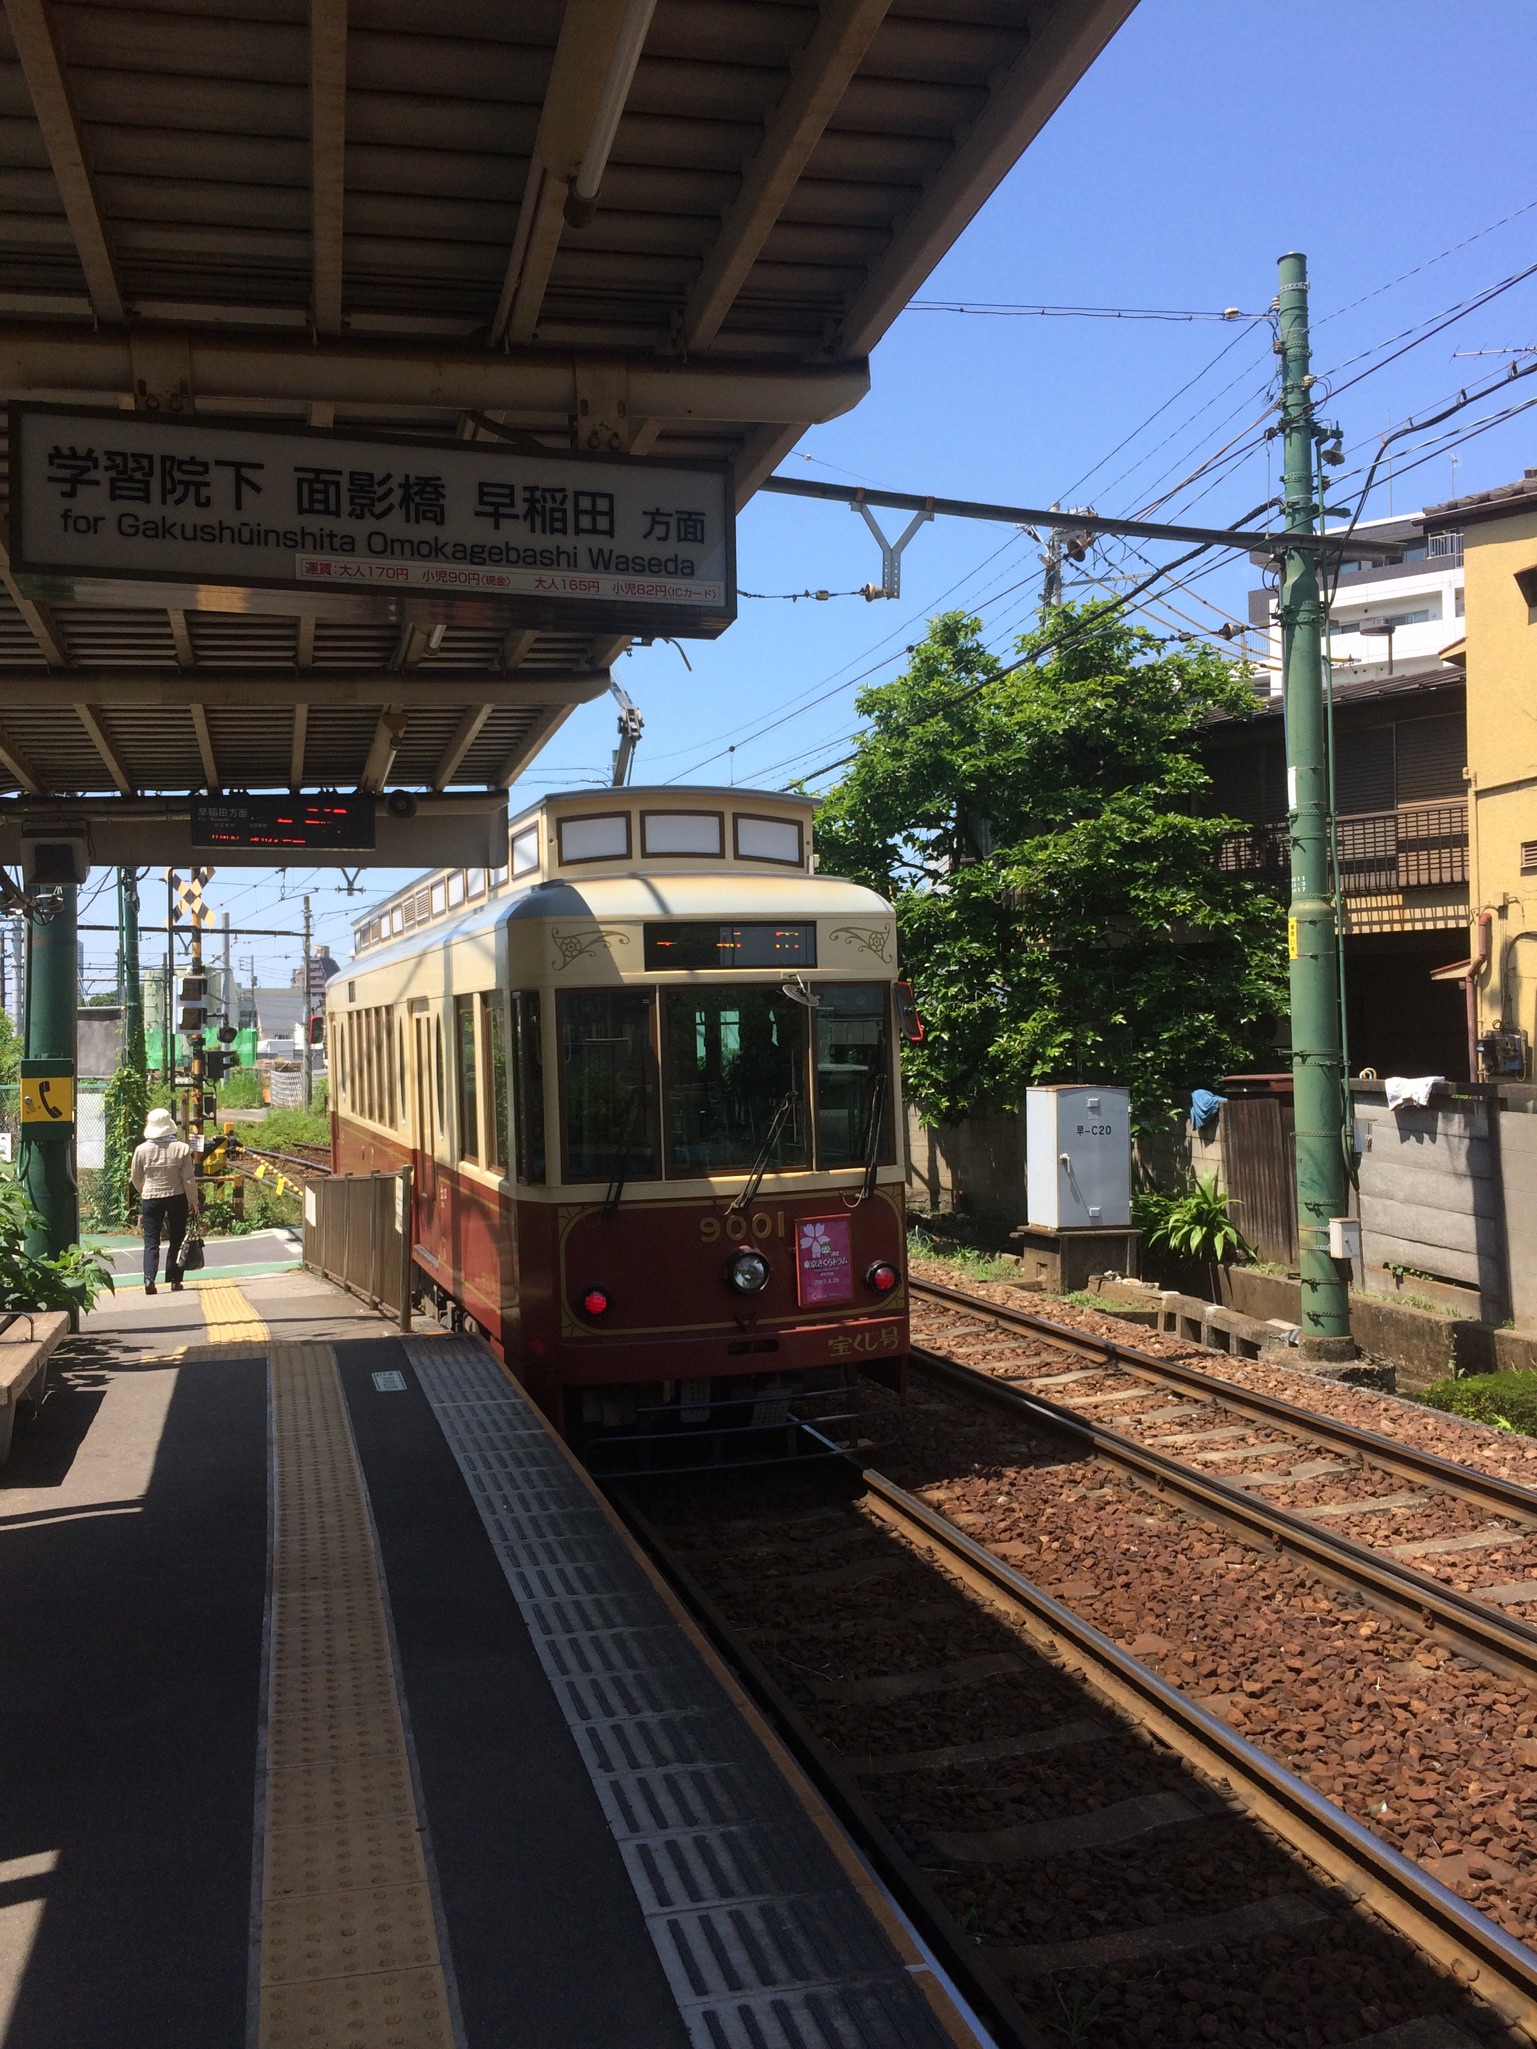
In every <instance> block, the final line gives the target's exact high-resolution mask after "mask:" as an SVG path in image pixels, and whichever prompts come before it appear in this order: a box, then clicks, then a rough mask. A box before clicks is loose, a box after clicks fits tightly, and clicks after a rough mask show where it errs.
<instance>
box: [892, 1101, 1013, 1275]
mask: <svg viewBox="0 0 1537 2049" xmlns="http://www.w3.org/2000/svg"><path fill="white" fill-rule="evenodd" d="M907 1196H908V1202H909V1204H910V1205H911V1206H912V1207H913V1208H915V1209H922V1210H931V1211H932V1210H959V1211H961V1212H963V1213H964V1215H965V1216H966V1217H967V1218H968V1220H969V1222H970V1223H971V1225H972V1228H973V1230H974V1232H975V1233H976V1235H977V1237H978V1239H979V1240H980V1241H981V1242H983V1243H992V1244H994V1245H995V1246H996V1248H997V1249H999V1250H1003V1249H1006V1248H1007V1247H1008V1235H1009V1233H1010V1231H1012V1230H1013V1229H1014V1228H1015V1227H1016V1225H1018V1224H1020V1223H1022V1222H1023V1221H1024V1216H1025V1113H1024V1112H1023V1110H991V1109H986V1108H982V1109H977V1110H973V1111H972V1113H971V1115H970V1116H969V1117H964V1118H962V1119H961V1120H960V1121H959V1122H958V1123H955V1124H930V1123H927V1122H926V1121H925V1120H924V1117H923V1115H922V1113H921V1111H920V1110H919V1109H918V1107H917V1105H916V1104H914V1103H909V1104H908V1105H907Z"/></svg>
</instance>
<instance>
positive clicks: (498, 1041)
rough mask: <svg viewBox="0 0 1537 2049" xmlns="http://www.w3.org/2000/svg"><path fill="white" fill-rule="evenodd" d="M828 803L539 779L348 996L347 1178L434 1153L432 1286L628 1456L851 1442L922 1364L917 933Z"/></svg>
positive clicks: (421, 1255) (736, 1454)
mask: <svg viewBox="0 0 1537 2049" xmlns="http://www.w3.org/2000/svg"><path fill="white" fill-rule="evenodd" d="M812 808H813V807H812V805H811V803H810V801H809V800H805V799H801V798H798V797H791V796H784V795H781V794H777V793H776V794H772V795H770V794H765V793H762V792H757V791H750V790H739V789H731V790H688V791H680V790H677V789H654V790H646V789H623V790H601V791H592V790H587V791H581V792H578V793H575V794H570V795H563V796H557V797H549V798H546V799H545V800H544V802H543V803H541V804H540V805H539V806H538V807H537V808H536V809H534V810H532V811H529V812H527V813H526V814H525V815H523V816H522V817H520V818H519V819H517V821H516V822H515V823H514V825H513V826H512V830H511V834H510V862H509V867H508V868H507V869H506V870H502V871H491V872H490V873H489V874H487V873H483V872H480V871H476V870H470V871H468V872H464V871H458V872H454V871H449V872H448V873H446V874H443V873H440V874H438V875H435V876H432V877H429V878H426V879H424V880H423V881H422V882H420V883H419V884H417V885H415V886H413V888H412V889H410V890H407V891H404V892H402V893H401V894H400V895H398V896H397V897H395V898H392V899H391V900H389V901H388V902H387V903H385V904H384V905H382V906H381V907H380V908H379V909H378V911H377V912H375V913H374V914H372V915H371V917H370V919H369V920H368V921H367V922H366V923H365V924H364V925H362V926H361V927H360V928H359V929H358V933H357V935H356V937H357V951H356V955H355V959H354V962H353V964H352V966H351V967H350V968H349V969H348V970H347V971H346V972H345V973H343V974H340V975H338V976H336V977H335V978H334V979H333V981H332V982H331V984H330V987H329V989H328V991H327V1004H328V1020H327V1023H328V1030H327V1045H328V1047H329V1049H330V1065H331V1070H332V1075H333V1083H332V1087H333V1113H334V1114H333V1151H334V1160H335V1165H336V1168H337V1170H338V1171H339V1172H341V1173H368V1172H372V1171H388V1170H393V1169H395V1168H397V1167H400V1166H402V1165H409V1166H410V1167H411V1168H412V1169H413V1176H412V1188H413V1195H412V1201H413V1211H414V1214H413V1219H412V1225H413V1253H414V1261H415V1268H416V1281H417V1286H418V1289H419V1291H420V1293H421V1295H422V1296H423V1298H424V1299H430V1300H432V1301H433V1302H435V1303H436V1304H437V1305H438V1306H439V1307H440V1308H444V1307H446V1308H448V1309H449V1310H450V1313H451V1314H453V1315H455V1316H456V1317H463V1318H465V1319H468V1320H470V1321H472V1322H473V1324H474V1325H475V1326H476V1327H478V1329H479V1330H480V1331H482V1332H483V1333H484V1334H485V1336H486V1337H487V1338H488V1339H489V1340H490V1342H491V1343H492V1344H493V1345H494V1346H496V1347H497V1348H498V1349H499V1350H500V1351H501V1353H502V1355H503V1356H504V1357H505V1359H506V1360H507V1362H508V1364H509V1365H510V1366H511V1367H512V1368H513V1369H514V1370H515V1371H516V1372H517V1374H518V1375H519V1377H520V1378H521V1379H522V1380H523V1381H524V1382H525V1384H526V1385H527V1386H528V1388H529V1390H530V1392H531V1393H532V1394H533V1396H534V1397H535V1398H536V1399H537V1400H538V1402H539V1403H540V1404H541V1406H542V1407H543V1408H544V1409H545V1411H546V1412H547V1413H548V1414H549V1415H550V1416H551V1417H552V1418H553V1419H554V1420H555V1421H556V1422H557V1423H558V1425H559V1426H560V1427H561V1428H562V1429H563V1431H564V1432H565V1433H566V1435H567V1437H568V1438H569V1439H570V1440H571V1441H572V1442H573V1443H574V1444H577V1445H578V1446H580V1447H581V1449H582V1450H583V1453H584V1455H585V1456H586V1457H587V1458H588V1459H589V1461H590V1462H592V1463H593V1464H594V1465H595V1467H597V1468H599V1469H601V1470H610V1471H612V1470H617V1469H620V1468H623V1469H625V1470H636V1469H646V1468H649V1467H661V1468H667V1467H671V1466H675V1465H679V1464H690V1465H691V1464H696V1463H714V1462H716V1461H719V1460H730V1459H734V1458H767V1457H774V1456H781V1455H783V1454H784V1452H785V1451H786V1450H793V1449H795V1448H796V1447H797V1446H798V1445H806V1444H812V1443H814V1442H815V1440H811V1439H808V1438H806V1436H805V1434H804V1433H802V1432H801V1431H800V1430H799V1428H798V1425H797V1423H796V1420H795V1419H796V1418H797V1417H808V1418H818V1417H819V1418H821V1419H822V1422H821V1427H822V1428H823V1429H824V1430H826V1431H827V1432H828V1433H829V1434H830V1435H838V1434H840V1431H839V1429H838V1427H837V1425H838V1424H839V1423H840V1422H841V1424H842V1425H843V1426H844V1428H848V1427H850V1424H851V1418H852V1414H853V1412H854V1411H856V1410H857V1407H858V1402H857V1397H856V1396H855V1395H854V1393H853V1390H854V1389H855V1388H856V1387H857V1384H858V1379H859V1374H860V1371H861V1369H869V1368H871V1367H874V1368H876V1369H877V1371H879V1369H880V1368H881V1367H882V1366H887V1367H892V1366H895V1365H896V1364H897V1363H898V1362H899V1361H900V1360H901V1358H902V1357H903V1355H904V1354H905V1352H906V1350H907V1343H908V1334H907V1313H906V1307H907V1305H906V1287H905V1265H904V1245H905V1232H904V1209H903V1171H902V1165H901V1159H900V1152H899V1148H900V1139H901V1119H900V1117H899V1115H898V1114H897V1113H898V1104H899V1090H898V1070H897V1058H896V1054H897V1048H896V1034H897V1029H898V1021H899V1009H898V1000H897V999H898V993H899V992H898V991H897V990H896V989H894V986H893V985H894V983H895V981H896V973H897V965H896V958H897V957H896V925H895V919H894V918H893V915H892V911H891V907H890V905H889V904H887V903H885V902H884V901H883V900H882V899H881V898H880V897H878V896H876V895H874V894H872V892H871V891H869V890H867V889H864V888H862V887H860V886H858V885H857V884H854V883H851V882H846V881H840V880H838V879H836V878H834V877H831V876H823V875H818V874H817V873H816V872H815V862H814V859H813V856H812V853H811V845H810V841H811V821H812ZM900 993H901V994H903V995H905V990H903V991H902V992H900ZM904 1008H905V1006H904ZM881 1377H883V1378H884V1377H885V1375H884V1374H882V1376H881Z"/></svg>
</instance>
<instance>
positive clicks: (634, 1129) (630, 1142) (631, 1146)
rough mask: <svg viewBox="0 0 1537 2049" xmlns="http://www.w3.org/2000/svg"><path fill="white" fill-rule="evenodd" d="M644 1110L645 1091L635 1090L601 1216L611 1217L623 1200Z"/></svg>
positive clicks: (615, 1154) (621, 1134) (615, 1149)
mask: <svg viewBox="0 0 1537 2049" xmlns="http://www.w3.org/2000/svg"><path fill="white" fill-rule="evenodd" d="M645 1110H646V1097H645V1091H644V1090H643V1089H636V1090H635V1091H634V1093H633V1094H632V1095H631V1097H630V1110H629V1115H628V1116H627V1117H626V1118H625V1120H624V1130H623V1131H622V1132H621V1133H620V1134H619V1143H618V1145H617V1146H615V1148H614V1174H613V1179H612V1180H611V1181H610V1182H609V1184H608V1194H607V1195H606V1196H604V1198H603V1214H604V1216H606V1217H611V1216H612V1215H613V1214H614V1212H615V1210H617V1209H618V1207H619V1204H620V1202H621V1201H622V1200H623V1197H624V1184H625V1181H626V1179H627V1178H628V1176H629V1172H630V1161H631V1159H632V1157H633V1156H634V1152H635V1139H636V1135H637V1133H638V1132H639V1129H640V1126H641V1122H642V1120H643V1118H644V1116H645Z"/></svg>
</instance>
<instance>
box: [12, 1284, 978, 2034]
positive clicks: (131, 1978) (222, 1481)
mask: <svg viewBox="0 0 1537 2049" xmlns="http://www.w3.org/2000/svg"><path fill="white" fill-rule="evenodd" d="M55 1384H56V1392H55V1393H54V1395H53V1396H52V1398H51V1399H50V1401H49V1402H48V1404H47V1405H46V1407H45V1408H44V1410H43V1412H42V1414H41V1416H40V1417H39V1418H38V1420H37V1421H36V1422H35V1423H34V1424H33V1425H32V1426H31V1427H30V1429H28V1430H26V1431H24V1432H22V1433H20V1434H19V1435H18V1440H17V1448H16V1451H15V1454H14V1456H13V1458H12V1461H11V1464H10V1465H9V1466H8V1467H7V1468H6V1469H5V1470H4V1472H3V1473H0V1758H3V1759H4V1765H3V1767H0V1769H3V1770H4V1773H5V1782H6V1783H5V1794H4V1797H3V1799H0V2042H3V2043H4V2044H5V2049H179V2045H186V2049H223V2045H228V2049H287V2045H295V2049H297V2045H300V2044H303V2045H305V2049H332V2045H333V2044H334V2045H336V2049H341V2045H343V2044H349V2045H352V2044H356V2045H362V2049H449V2045H470V2049H499V2045H503V2044H505V2045H508V2049H512V2045H514V2044H516V2045H517V2049H684V2045H687V2044H698V2045H700V2049H704V2045H706V2044H708V2045H710V2049H737V2045H740V2049H749V2045H750V2049H860V2045H865V2044H868V2045H872V2049H886V2045H891V2049H898V2045H900V2049H941V2045H943V2044H944V2043H946V2042H973V2041H975V2040H977V2039H978V2038H977V2037H976V2036H975V2034H974V2033H973V2032H972V2031H971V2029H970V2028H969V2026H968V2025H967V2023H966V2021H965V2019H964V2018H963V2016H961V2015H960V2014H959V2013H958V2011H957V2010H956V2008H955V2007H954V2005H953V2004H952V2002H951V2001H950V2000H949V1999H948V1998H947V1996H946V1993H945V1990H944V1988H943V1986H942V1985H941V1984H940V1983H939V1981H938V1980H937V1978H936V1977H935V1975H934V1973H933V1971H932V1970H931V1969H930V1968H929V1967H928V1965H927V1963H926V1961H925V1959H924V1957H923V1955H922V1953H921V1952H920V1950H919V1949H918V1948H917V1947H916V1946H915V1945H914V1943H913V1942H912V1940H911V1939H910V1937H908V1936H907V1934H906V1933H905V1931H904V1929H903V1927H902V1924H901V1923H900V1921H899V1919H898V1918H897V1917H896V1916H895V1914H894V1913H893V1912H892V1910H891V1909H890V1908H889V1906H888V1905H887V1903H886V1902H885V1901H884V1899H883V1898H882V1896H881V1895H880V1894H879V1892H878V1891H877V1889H876V1888H875V1886H874V1885H873V1883H872V1881H870V1879H869V1878H868V1876H867V1875H866V1874H865V1872H864V1870H863V1867H862V1866H860V1865H859V1863H858V1861H857V1860H856V1859H855V1858H854V1857H853V1856H852V1854H851V1853H850V1852H849V1850H848V1848H847V1846H846V1845H844V1844H843V1843H842V1842H841V1839H840V1838H838V1836H837V1834H836V1831H835V1830H833V1829H832V1828H831V1826H830V1824H829V1823H828V1821H827V1818H826V1816H825V1815H824V1814H822V1813H821V1811H820V1810H819V1809H818V1808H817V1806H816V1804H815V1800H814V1797H813V1796H811V1795H809V1794H808V1793H807V1792H806V1791H805V1789H804V1788H803V1787H801V1786H800V1785H799V1782H798V1781H797V1780H796V1779H795V1778H794V1776H793V1774H787V1773H786V1772H785V1771H783V1770H781V1769H780V1767H779V1765H778V1764H777V1763H776V1761H775V1757H774V1755H773V1753H772V1748H771V1746H770V1745H768V1744H766V1743H765V1741H764V1740H763V1739H762V1737H761V1734H760V1732H759V1731H758V1729H757V1727H756V1725H755V1724H754V1722H753V1719H752V1716H751V1712H750V1710H747V1709H746V1708H745V1706H744V1704H743V1703H741V1702H740V1701H739V1700H738V1698H737V1697H736V1695H735V1694H734V1691H733V1689H732V1687H731V1685H730V1683H729V1681H728V1680H727V1679H726V1678H725V1676H724V1675H723V1674H722V1673H721V1672H719V1671H718V1670H717V1668H716V1667H715V1666H714V1664H713V1663H712V1661H711V1659H710V1657H709V1655H708V1654H707V1653H704V1652H702V1651H701V1650H700V1649H699V1647H698V1646H697V1644H696V1642H695V1641H694V1639H693V1638H692V1636H691V1634H690V1633H689V1632H688V1631H687V1630H686V1629H685V1628H684V1627H683V1626H682V1625H681V1624H680V1621H679V1618H678V1616H677V1615H676V1614H675V1613H674V1611H673V1609H672V1607H671V1605H670V1603H669V1600H668V1598H667V1597H666V1596H665V1595H664V1594H663V1593H662V1591H661V1590H660V1589H659V1587H658V1585H657V1584H656V1583H655V1581H654V1579H653V1577H652V1575H651V1574H650V1572H649V1569H648V1568H647V1567H646V1566H645V1564H644V1562H643V1561H642V1560H641V1559H640V1558H639V1557H638V1555H637V1554H636V1553H635V1552H634V1550H633V1549H632V1547H631V1545H630V1543H629V1541H628V1539H627V1538H626V1537H625V1536H624V1534H623V1533H622V1531H621V1530H620V1528H619V1526H618V1524H617V1523H616V1522H615V1521H614V1519H613V1518H612V1516H611V1514H610V1512H609V1511H608V1509H607V1507H606V1505H605V1504H604V1503H603V1502H602V1500H601V1497H600V1496H599V1495H598V1494H597V1493H596V1491H595V1490H594V1489H593V1488H592V1487H591V1485H590V1483H589V1482H588V1481H587V1479H586V1476H585V1475H583V1474H582V1473H581V1472H580V1471H579V1470H578V1469H577V1468H576V1467H575V1465H574V1463H573V1462H572V1461H571V1460H570V1458H569V1457H568V1456H567V1454H566V1452H565V1450H564V1448H563V1447H562V1446H560V1445H559V1444H558V1443H557V1442H556V1441H555V1440H554V1438H553V1437H552V1436H551V1435H550V1434H549V1432H548V1431H547V1430H546V1428H545V1426H544V1424H543V1422H542V1420H541V1419H540V1418H539V1417H538V1416H537V1414H536V1413H535V1412H534V1410H533V1409H532V1408H531V1407H530V1405H529V1404H528V1403H527V1402H526V1401H525V1399H524V1397H523V1396H522V1394H521V1392H520V1390H519V1389H518V1388H517V1386H516V1385H515V1383H514V1382H513V1381H512V1380H511V1379H510V1378H509V1376H508V1375H507V1374H506V1373H505V1372H504V1371H503V1370H502V1369H501V1367H500V1366H499V1365H498V1364H497V1363H496V1362H495V1360H494V1359H493V1358H492V1357H491V1355H490V1354H489V1353H488V1352H487V1351H486V1350H485V1349H484V1347H482V1346H479V1345H474V1344H471V1343H469V1342H468V1341H466V1340H463V1339H458V1338H453V1337H449V1336H447V1335H446V1334H443V1333H437V1334H433V1335H422V1336H418V1337H415V1338H411V1339H407V1340H402V1339H401V1338H400V1337H399V1335H398V1333H396V1332H394V1331H393V1330H392V1329H391V1327H390V1326H389V1325H388V1324H386V1323H385V1322H383V1321H382V1319H380V1318H379V1317H377V1316H376V1315H374V1314H373V1313H372V1312H370V1311H368V1310H366V1309H364V1308H363V1307H362V1306H361V1305H360V1304H358V1303H356V1302H354V1301H353V1300H352V1299H351V1298H350V1297H348V1296H346V1295H345V1294H343V1293H341V1292H340V1291H339V1290H337V1289H334V1288H332V1287H330V1286H329V1285H328V1284H326V1283H324V1282H321V1281H319V1280H317V1279H316V1278H315V1277H314V1276H312V1275H309V1274H306V1273H302V1272H301V1273H284V1274H281V1275H269V1276H266V1277H260V1278H255V1279H252V1280H250V1281H248V1282H245V1283H243V1284H242V1285H240V1286H236V1285H234V1284H233V1283H232V1282H230V1281H229V1280H227V1279H224V1278H220V1277H217V1276H213V1275H207V1274H205V1275H204V1276H203V1277H202V1283H201V1285H199V1286H197V1287H193V1286H192V1285H191V1284H190V1283H189V1285H188V1286H187V1288H186V1289H185V1290H184V1291H183V1292H182V1293H180V1294H176V1295H171V1294H169V1293H166V1292H161V1293H157V1295H156V1296H155V1297H154V1298H153V1299H151V1298H147V1297H145V1296H144V1295H143V1294H142V1293H141V1292H135V1293H133V1294H128V1293H125V1294H123V1295H120V1296H118V1297H116V1298H115V1299H114V1298H109V1300H108V1302H107V1303H106V1304H105V1305H104V1306H103V1307H102V1308H101V1309H100V1310H99V1311H98V1312H96V1313H95V1314H93V1315H92V1316H91V1317H90V1318H89V1319H87V1322H86V1327H85V1328H84V1330H83V1331H82V1332H81V1334H80V1335H79V1337H78V1338H76V1339H75V1340H73V1341H72V1342H71V1343H70V1344H69V1345H68V1346H67V1347H66V1348H65V1350H63V1351H62V1352H61V1353H60V1354H59V1356H58V1359H57V1360H56V1363H55Z"/></svg>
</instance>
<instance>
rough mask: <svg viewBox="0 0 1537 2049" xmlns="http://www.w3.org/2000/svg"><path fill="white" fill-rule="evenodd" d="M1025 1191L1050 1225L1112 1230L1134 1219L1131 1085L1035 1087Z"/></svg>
mask: <svg viewBox="0 0 1537 2049" xmlns="http://www.w3.org/2000/svg"><path fill="white" fill-rule="evenodd" d="M1025 1199H1026V1209H1027V1213H1028V1216H1029V1220H1030V1222H1031V1223H1032V1224H1035V1225H1039V1226H1041V1227H1042V1228H1044V1229H1046V1230H1051V1231H1113V1230H1117V1229H1125V1228H1126V1227H1127V1226H1129V1225H1130V1223H1131V1097H1130V1094H1129V1092H1128V1091H1127V1090H1126V1089H1115V1088H1081V1087H1079V1086H1077V1085H1076V1084H1075V1085H1071V1086H1063V1087H1058V1088H1044V1089H1029V1090H1027V1091H1026V1094H1025Z"/></svg>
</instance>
